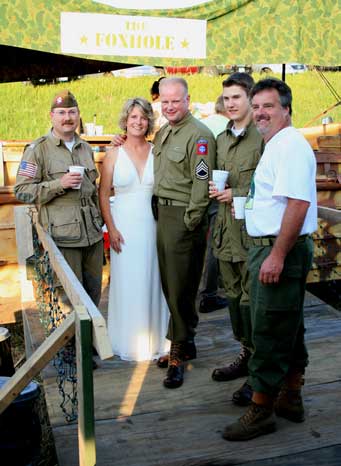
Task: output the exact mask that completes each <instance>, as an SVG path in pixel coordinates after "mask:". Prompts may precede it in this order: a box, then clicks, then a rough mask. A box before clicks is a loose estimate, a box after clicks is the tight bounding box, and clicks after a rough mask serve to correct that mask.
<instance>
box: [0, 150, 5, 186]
mask: <svg viewBox="0 0 341 466" xmlns="http://www.w3.org/2000/svg"><path fill="white" fill-rule="evenodd" d="M4 163H5V162H4V150H3V148H2V142H0V186H5V167H4Z"/></svg>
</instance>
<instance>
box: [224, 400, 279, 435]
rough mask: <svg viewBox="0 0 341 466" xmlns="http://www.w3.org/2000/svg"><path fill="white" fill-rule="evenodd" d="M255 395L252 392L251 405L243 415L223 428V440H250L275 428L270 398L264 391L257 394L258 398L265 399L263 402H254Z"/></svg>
mask: <svg viewBox="0 0 341 466" xmlns="http://www.w3.org/2000/svg"><path fill="white" fill-rule="evenodd" d="M255 395H256V393H254V394H253V398H252V401H251V405H250V406H249V407H248V409H247V411H246V413H245V414H244V416H242V417H241V418H239V419H238V421H237V422H235V423H233V424H231V425H229V426H227V427H226V428H225V430H224V433H223V438H224V439H225V440H232V441H236V440H238V441H240V440H251V439H253V438H256V437H259V436H260V435H265V434H270V433H271V432H274V431H275V430H276V421H275V417H274V414H273V407H272V404H273V400H272V398H271V397H269V396H268V395H265V394H264V393H262V394H259V395H261V396H260V397H258V398H259V399H260V400H262V401H265V404H258V403H256V402H255V399H257V397H255Z"/></svg>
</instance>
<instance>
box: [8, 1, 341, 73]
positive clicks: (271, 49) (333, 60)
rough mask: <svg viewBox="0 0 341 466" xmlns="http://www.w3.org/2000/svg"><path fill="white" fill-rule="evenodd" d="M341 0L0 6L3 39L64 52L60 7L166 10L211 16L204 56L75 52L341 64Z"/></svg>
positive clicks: (209, 61) (211, 61) (162, 61)
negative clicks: (170, 6)
mask: <svg viewBox="0 0 341 466" xmlns="http://www.w3.org/2000/svg"><path fill="white" fill-rule="evenodd" d="M141 1H142V0H141ZM160 1H161V0H160ZM340 6H341V0H324V1H321V0H295V1H294V0H290V1H287V2H284V1H282V0H253V1H252V0H215V1H208V2H207V3H204V4H202V5H199V6H194V7H191V8H181V9H175V10H142V11H137V10H122V9H120V10H118V9H117V8H113V7H111V6H108V5H104V4H101V3H98V2H95V1H91V0H82V1H79V0H59V1H58V0H48V1H45V2H39V1H37V2H32V1H31V0H12V1H11V2H6V3H5V2H2V5H1V6H0V44H3V45H11V46H16V47H22V48H27V49H33V50H40V51H45V52H52V53H61V48H60V47H61V45H60V14H61V12H82V13H104V14H115V15H117V14H120V15H141V16H154V17H155V16H167V17H168V18H171V17H173V18H190V19H205V20H207V58H206V60H203V59H201V60H193V59H181V60H180V59H169V58H167V59H166V58H151V57H149V58H145V57H122V56H103V55H98V56H97V55H75V56H81V57H83V58H92V59H93V58H96V59H98V60H109V61H112V62H126V63H144V64H150V65H158V66H166V65H167V66H168V65H189V64H193V61H194V62H195V64H197V65H216V64H243V63H244V64H246V63H269V62H270V63H289V62H299V63H306V64H311V65H313V64H316V65H317V64H318V65H340V64H341V8H340ZM189 34H190V31H189Z"/></svg>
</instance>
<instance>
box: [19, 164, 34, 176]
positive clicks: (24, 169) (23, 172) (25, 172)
mask: <svg viewBox="0 0 341 466" xmlns="http://www.w3.org/2000/svg"><path fill="white" fill-rule="evenodd" d="M36 174H37V164H35V163H34V162H27V160H22V161H21V162H20V166H19V171H18V175H20V176H26V177H28V178H34V177H35V176H36Z"/></svg>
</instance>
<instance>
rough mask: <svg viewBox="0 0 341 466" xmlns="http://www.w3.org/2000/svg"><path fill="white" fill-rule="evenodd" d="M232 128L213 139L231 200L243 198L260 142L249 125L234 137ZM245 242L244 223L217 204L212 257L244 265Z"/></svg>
mask: <svg viewBox="0 0 341 466" xmlns="http://www.w3.org/2000/svg"><path fill="white" fill-rule="evenodd" d="M232 124H233V122H230V123H229V125H228V128H227V130H226V131H224V132H223V133H221V134H219V136H218V137H217V168H218V169H219V170H228V171H229V176H228V180H227V183H228V184H229V187H230V188H232V196H246V195H247V193H248V191H249V188H250V184H251V179H252V176H253V173H254V171H255V169H256V166H257V164H258V161H259V159H260V157H261V154H262V152H263V148H264V142H263V138H262V136H261V135H260V134H259V132H258V131H257V129H256V127H255V125H254V124H253V122H251V123H249V125H248V126H247V127H246V129H245V131H244V132H243V133H242V134H240V135H239V136H237V137H236V136H234V135H233V133H232V132H231V126H232ZM247 238H248V237H247V233H246V229H245V220H236V219H235V218H234V217H233V216H232V213H231V204H227V203H226V202H222V203H219V209H218V214H217V218H216V222H215V226H214V231H213V252H214V255H215V256H216V257H218V259H220V260H224V261H228V262H241V261H245V260H246V257H247V247H248V244H247Z"/></svg>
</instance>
